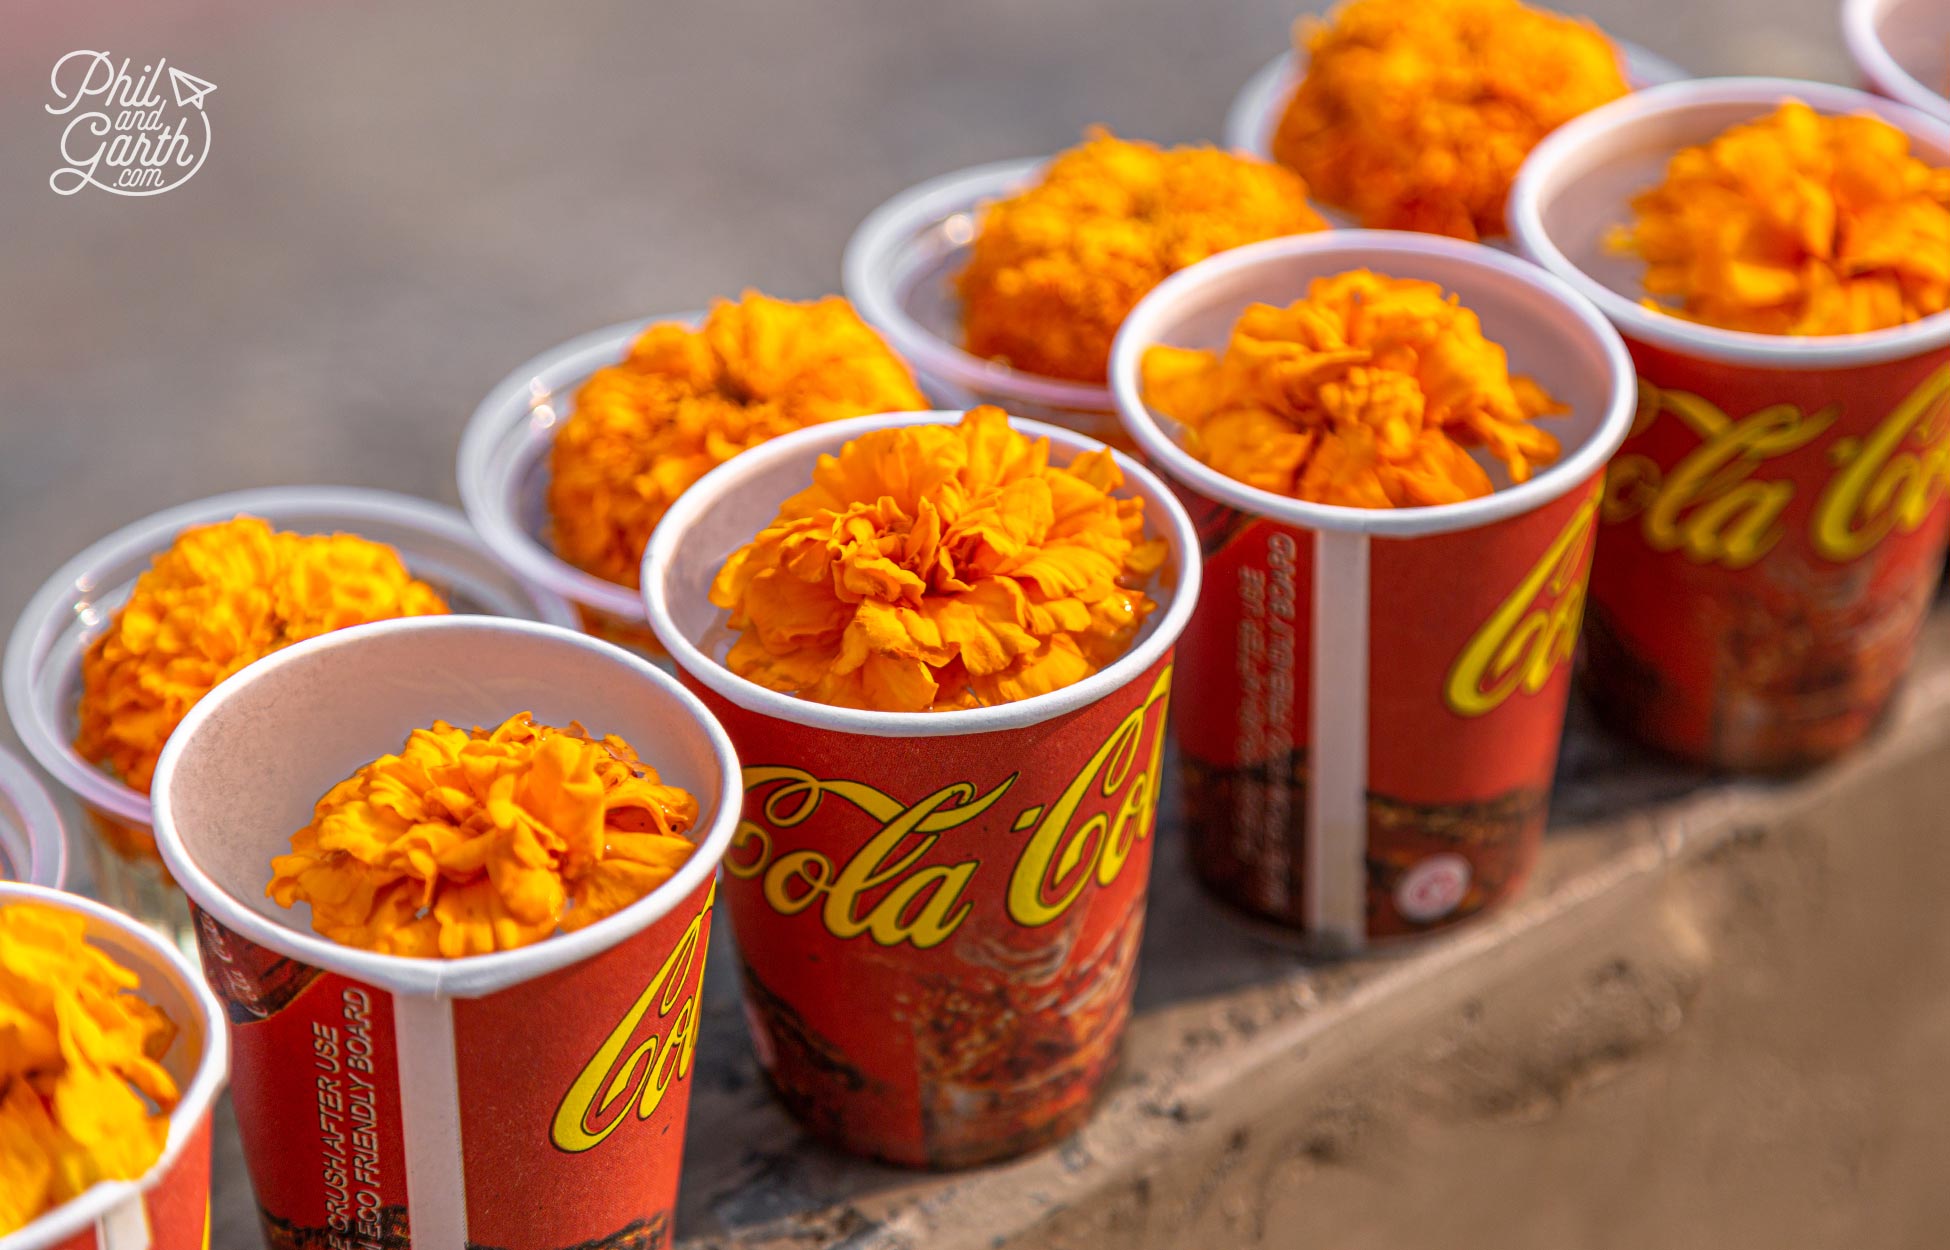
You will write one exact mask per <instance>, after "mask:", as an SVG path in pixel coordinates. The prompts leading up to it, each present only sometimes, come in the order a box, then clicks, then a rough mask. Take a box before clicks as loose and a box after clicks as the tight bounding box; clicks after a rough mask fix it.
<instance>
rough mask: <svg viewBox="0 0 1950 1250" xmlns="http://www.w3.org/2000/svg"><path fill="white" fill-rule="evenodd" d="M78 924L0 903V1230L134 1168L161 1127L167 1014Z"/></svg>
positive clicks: (153, 1152) (151, 1153) (35, 907)
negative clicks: (146, 997) (135, 991)
mask: <svg viewBox="0 0 1950 1250" xmlns="http://www.w3.org/2000/svg"><path fill="white" fill-rule="evenodd" d="M87 934H88V930H87V925H86V922H85V921H84V920H83V919H82V918H81V917H80V916H78V915H75V914H74V913H73V912H69V911H64V910H62V909H60V908H58V907H49V906H46V905H44V904H40V903H9V904H7V905H5V906H0V1236H5V1235H6V1234H8V1233H11V1232H13V1231H15V1230H16V1229H18V1228H20V1227H21V1226H23V1225H25V1224H27V1223H28V1222H30V1221H32V1220H35V1219H37V1218H39V1217H40V1216H41V1215H43V1214H45V1213H46V1212H48V1211H49V1210H51V1209H53V1208H54V1207H56V1206H59V1205H60V1204H61V1203H64V1202H67V1201H68V1200H69V1199H71V1198H75V1197H78V1196H79V1195H80V1194H81V1193H82V1191H83V1190H86V1189H87V1188H88V1187H89V1186H91V1185H94V1184H95V1183H96V1182H98V1181H109V1180H133V1179H135V1178H136V1177H138V1176H141V1175H142V1174H143V1173H144V1172H146V1171H148V1170H149V1168H150V1167H151V1166H152V1165H154V1163H155V1162H156V1160H157V1158H158V1157H160V1156H161V1154H162V1149H163V1145H164V1144H165V1142H166V1141H167V1140H168V1137H169V1116H168V1112H169V1111H170V1110H171V1109H172V1108H174V1107H175V1106H176V1103H177V1100H178V1097H179V1092H178V1090H177V1088H176V1082H175V1080H174V1078H172V1077H171V1076H170V1075H169V1073H168V1072H167V1071H165V1070H164V1068H163V1067H162V1065H161V1064H160V1063H159V1062H157V1061H158V1060H159V1059H160V1058H161V1057H162V1055H163V1054H164V1052H166V1051H167V1050H168V1049H169V1045H170V1042H171V1040H172V1039H173V1038H174V1037H175V1035H176V1028H175V1025H173V1024H172V1023H171V1022H170V1020H169V1018H168V1017H167V1016H165V1015H164V1014H163V1013H162V1012H161V1011H160V1010H158V1009H157V1008H156V1007H154V1006H152V1005H151V1004H149V1003H147V1002H144V1001H143V1000H142V999H140V998H137V997H135V996H134V995H133V994H132V993H130V992H129V991H131V990H133V989H134V988H135V987H136V985H137V982H138V978H137V977H136V974H135V973H134V972H131V971H130V970H129V969H127V968H125V967H123V966H122V965H121V964H119V963H117V962H116V961H115V960H114V959H112V958H111V957H110V956H109V955H108V954H107V953H106V952H104V951H102V950H100V949H99V948H97V947H95V946H92V945H90V944H89V942H88V937H87Z"/></svg>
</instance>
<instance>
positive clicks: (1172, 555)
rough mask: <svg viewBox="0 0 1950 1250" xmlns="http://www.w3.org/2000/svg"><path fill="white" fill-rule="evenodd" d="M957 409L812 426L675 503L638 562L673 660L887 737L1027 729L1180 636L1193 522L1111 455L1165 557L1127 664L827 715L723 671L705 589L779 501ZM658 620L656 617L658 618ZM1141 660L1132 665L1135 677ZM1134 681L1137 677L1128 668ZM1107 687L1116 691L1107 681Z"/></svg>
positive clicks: (1080, 440)
mask: <svg viewBox="0 0 1950 1250" xmlns="http://www.w3.org/2000/svg"><path fill="white" fill-rule="evenodd" d="M960 419H961V414H960V413H957V412H920V413H888V414H884V415H881V416H874V417H860V418H855V419H852V420H848V421H836V422H833V423H831V424H828V425H819V426H812V427H809V428H807V429H803V430H798V431H795V432H793V433H791V434H788V435H785V436H784V437H783V438H779V439H775V440H773V441H772V442H770V443H767V444H765V445H764V446H762V447H759V448H755V449H754V450H752V451H748V452H746V453H745V454H744V455H742V456H739V457H738V458H737V459H735V460H732V461H730V462H729V463H727V464H724V465H721V466H719V467H718V468H717V469H715V470H713V471H712V473H711V474H710V475H709V476H707V477H706V478H704V480H703V481H701V482H699V483H698V485H697V486H696V487H695V488H693V489H692V490H691V491H689V492H688V493H686V495H685V496H684V497H683V498H682V499H680V500H679V501H678V503H677V506H676V507H674V508H673V509H672V510H671V514H670V516H669V518H667V519H666V523H665V525H664V527H663V528H662V529H660V530H659V533H658V537H657V538H656V539H655V540H653V541H652V543H651V546H650V550H649V551H648V552H647V553H646V555H645V559H644V575H643V584H644V588H645V594H646V596H648V597H651V598H652V604H651V612H650V620H651V624H652V626H653V627H655V628H656V629H657V631H658V635H659V637H660V639H661V640H662V641H663V642H664V644H665V645H666V646H667V647H669V648H670V651H671V654H672V655H673V656H674V657H675V658H676V659H677V661H678V663H679V664H680V665H682V666H683V667H684V668H685V669H686V670H687V671H689V672H690V673H691V674H692V675H693V676H695V677H697V678H698V679H699V680H700V681H703V682H704V683H705V684H707V685H709V686H712V687H713V688H714V689H716V690H717V691H718V692H719V693H720V694H723V695H724V696H725V697H726V698H728V699H730V700H731V701H732V702H734V703H737V704H739V705H740V706H743V707H748V708H753V709H755V710H758V711H764V712H768V713H770V714H773V715H776V716H781V717H782V718H784V719H792V720H800V721H804V722H807V723H818V724H820V725H821V726H822V727H825V728H832V729H839V730H843V731H851V732H855V733H866V734H874V735H877V736H894V737H927V736H939V735H945V734H953V733H968V732H975V731H979V730H983V729H999V728H1013V727H1015V724H1018V723H1019V724H1033V723H1035V722H1037V721H1040V720H1044V719H1047V718H1049V717H1050V716H1055V715H1060V714H1062V713H1063V712H1067V711H1069V710H1072V708H1071V706H1070V705H1071V704H1072V703H1075V702H1078V701H1079V700H1081V701H1087V699H1088V698H1089V697H1094V696H1090V695H1089V694H1088V691H1087V690H1085V689H1084V688H1085V687H1088V686H1091V685H1092V683H1098V682H1100V680H1101V681H1107V682H1108V681H1115V682H1117V683H1119V684H1121V682H1122V681H1125V680H1129V676H1128V675H1127V676H1124V677H1121V678H1118V677H1116V676H1115V673H1116V671H1117V670H1118V669H1120V668H1121V667H1122V666H1124V665H1125V664H1127V663H1130V662H1133V661H1134V657H1141V656H1142V654H1143V653H1146V652H1148V651H1150V650H1151V649H1152V648H1153V647H1154V646H1155V647H1156V649H1158V650H1159V651H1160V652H1161V651H1162V649H1163V646H1164V645H1166V644H1168V643H1169V642H1171V641H1173V640H1175V639H1176V637H1177V635H1178V634H1179V632H1181V631H1182V630H1183V628H1184V624H1185V620H1186V619H1187V618H1188V617H1189V614H1190V608H1191V604H1190V602H1189V599H1188V597H1187V596H1188V592H1189V596H1190V597H1191V598H1195V597H1196V594H1197V580H1196V579H1197V576H1198V571H1197V569H1198V565H1197V561H1198V557H1197V553H1196V550H1195V548H1196V539H1195V536H1194V534H1193V531H1192V528H1191V522H1190V520H1189V519H1188V518H1187V517H1186V516H1185V512H1184V509H1183V507H1182V506H1181V505H1180V504H1179V503H1178V501H1177V500H1176V499H1175V498H1173V497H1172V495H1171V492H1170V490H1169V489H1167V488H1166V487H1165V486H1164V485H1163V483H1161V482H1160V481H1159V480H1158V479H1157V478H1156V477H1154V476H1153V475H1152V474H1151V473H1150V472H1148V471H1147V470H1145V469H1143V468H1142V467H1140V466H1138V465H1136V464H1134V463H1133V462H1132V461H1130V460H1129V459H1127V458H1125V457H1123V456H1121V455H1120V456H1119V463H1120V466H1121V467H1122V468H1123V469H1124V487H1123V489H1122V490H1121V491H1120V492H1119V494H1120V495H1123V496H1125V497H1129V496H1136V497H1138V498H1141V499H1143V500H1144V514H1145V530H1146V533H1147V534H1148V535H1150V536H1152V537H1156V538H1162V539H1164V540H1165V542H1166V544H1167V546H1168V548H1169V555H1168V557H1167V559H1166V561H1165V565H1164V567H1163V568H1162V569H1160V571H1159V573H1158V576H1157V579H1156V581H1155V582H1154V583H1153V584H1152V586H1150V587H1149V588H1148V589H1149V591H1150V594H1151V596H1152V598H1153V599H1154V600H1156V601H1157V604H1158V606H1157V608H1156V610H1154V611H1153V612H1152V613H1151V615H1150V616H1149V617H1148V618H1147V619H1146V620H1145V623H1144V625H1143V626H1142V627H1141V628H1140V630H1139V632H1138V634H1137V636H1136V638H1135V639H1133V640H1132V643H1131V646H1130V649H1129V650H1128V651H1127V652H1126V653H1125V658H1124V659H1122V660H1119V661H1118V663H1117V664H1116V665H1113V666H1111V667H1110V668H1107V669H1105V670H1104V671H1103V672H1102V673H1099V674H1097V675H1096V676H1094V677H1091V678H1088V679H1086V681H1084V682H1080V683H1078V684H1077V685H1076V686H1072V687H1068V688H1066V689H1065V690H1059V691H1055V692H1052V693H1051V694H1046V695H1041V696H1038V697H1036V698H1033V699H1026V700H1023V701H1022V702H1020V703H1014V704H1008V705H1005V706H1002V707H988V708H976V709H971V710H967V711H954V712H913V713H884V712H866V711H859V710H856V709H851V708H832V707H826V706H824V705H822V704H816V703H809V702H806V701H804V700H801V699H797V698H794V697H792V696H789V695H782V694H776V693H774V692H772V691H769V690H764V689H762V688H760V687H758V686H756V685H753V684H752V683H749V682H747V681H745V680H744V679H743V678H741V677H737V676H735V675H734V674H733V673H732V672H731V670H730V669H728V668H726V667H725V666H724V657H725V655H726V653H727V652H728V651H729V650H730V647H731V643H732V642H733V640H734V639H733V635H732V633H731V631H730V629H729V628H728V627H727V625H726V623H725V621H726V613H725V611H724V609H722V608H719V607H717V606H716V605H714V604H713V603H712V602H711V599H710V591H711V583H712V581H713V580H715V579H716V577H717V575H718V571H719V570H720V569H722V568H723V567H724V564H725V561H726V560H727V559H728V558H729V557H730V556H731V554H732V553H733V552H734V551H736V550H738V549H739V548H740V547H742V546H744V545H745V544H746V543H748V542H750V541H751V540H752V538H753V537H754V536H755V535H756V534H757V533H758V532H759V531H760V530H761V529H763V528H765V526H766V525H767V524H769V523H770V522H771V520H772V518H773V517H774V516H776V515H777V513H778V509H779V505H780V504H781V503H783V502H784V501H785V500H786V499H787V498H789V497H790V496H792V495H796V494H798V493H799V492H800V491H802V490H804V489H805V488H806V487H807V486H808V485H810V484H811V482H812V475H813V468H814V466H815V465H816V464H817V462H818V460H819V458H820V457H821V456H823V455H831V454H834V453H837V452H838V451H839V450H840V448H841V447H842V446H843V445H845V444H846V443H847V442H848V441H849V440H851V439H854V438H858V437H859V436H860V435H862V434H864V433H867V432H868V431H870V430H874V429H879V428H883V427H886V426H890V425H931V424H943V425H952V424H954V423H955V422H957V421H959V420H960ZM1011 424H1012V425H1014V426H1015V428H1017V429H1018V430H1020V431H1022V432H1023V433H1025V434H1028V435H1030V436H1031V437H1037V438H1047V439H1049V440H1050V443H1051V456H1050V459H1051V462H1052V463H1055V464H1067V463H1069V461H1070V460H1071V459H1073V458H1074V457H1075V456H1076V455H1078V454H1079V453H1080V452H1083V451H1086V450H1096V449H1099V448H1101V446H1102V444H1100V443H1098V442H1096V441H1095V440H1093V439H1089V438H1086V437H1085V436H1083V435H1081V434H1076V433H1073V432H1072V431H1069V430H1065V429H1060V428H1057V427H1054V426H1049V425H1044V424H1042V423H1040V422H1035V421H1023V420H1019V419H1018V420H1013V421H1012V422H1011ZM660 617H661V618H662V619H661V620H660V619H659V618H660ZM1149 662H1150V661H1149V660H1148V659H1144V660H1142V663H1138V664H1137V666H1136V669H1135V671H1139V672H1141V671H1142V670H1143V667H1144V666H1145V665H1148V664H1149ZM1131 675H1135V674H1134V673H1133V674H1131ZM1104 688H1105V689H1107V690H1108V689H1115V688H1116V685H1106V686H1105V687H1104Z"/></svg>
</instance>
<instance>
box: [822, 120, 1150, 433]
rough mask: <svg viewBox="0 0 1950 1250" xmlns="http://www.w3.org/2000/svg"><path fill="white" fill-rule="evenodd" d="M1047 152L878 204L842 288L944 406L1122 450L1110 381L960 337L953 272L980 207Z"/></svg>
mask: <svg viewBox="0 0 1950 1250" xmlns="http://www.w3.org/2000/svg"><path fill="white" fill-rule="evenodd" d="M1049 159H1050V158H1048V157H1046V156H1037V157H1030V158H1028V159H1024V160H1014V161H997V162H996V163H994V164H992V165H978V166H976V167H975V168H973V169H964V170H962V171H961V172H959V173H953V174H948V175H945V176H943V177H940V178H935V179H932V180H930V181H928V182H924V183H922V184H920V185H919V186H917V187H912V188H909V189H908V190H906V191H903V192H901V193H900V194H899V195H897V196H895V197H894V198H893V199H891V200H888V201H887V202H886V203H885V204H882V205H881V206H880V207H879V208H877V209H875V210H874V211H873V212H872V213H871V214H870V215H869V216H868V217H867V219H866V220H865V221H863V222H861V223H860V226H859V228H858V229H856V230H855V231H854V232H853V238H852V239H851V240H849V241H848V243H847V245H846V257H845V261H844V263H843V267H842V268H843V274H844V285H845V287H846V295H847V298H848V299H850V300H852V301H853V305H854V307H856V308H858V309H859V310H860V315H861V316H862V317H864V318H866V320H867V322H868V323H869V324H870V325H872V326H873V327H874V328H875V329H877V330H879V331H880V332H881V334H883V335H885V336H886V339H887V341H888V343H890V344H892V346H893V348H894V350H895V351H897V352H899V353H900V354H901V355H902V356H903V357H904V358H905V359H906V360H907V362H908V363H909V364H910V365H912V366H914V372H915V375H916V376H917V377H918V378H919V379H920V382H921V389H922V390H923V391H925V392H926V393H927V396H928V398H929V399H931V400H933V401H934V402H935V403H937V404H940V405H941V406H942V407H943V408H956V409H960V408H970V407H973V406H975V405H977V404H994V405H995V406H996V407H998V408H1002V409H1005V410H1007V411H1008V412H1010V413H1011V414H1013V415H1016V416H1022V417H1028V418H1031V419H1033V420H1037V421H1044V422H1047V423H1049V424H1052V425H1060V426H1063V427H1065V428H1066V429H1070V430H1075V431H1077V432H1078V433H1081V434H1084V435H1087V436H1089V437H1091V438H1094V439H1096V440H1097V441H1098V442H1102V443H1108V444H1110V445H1111V446H1113V447H1118V448H1122V449H1124V450H1129V448H1130V444H1129V442H1127V441H1126V440H1125V437H1124V431H1123V428H1122V427H1121V426H1119V425H1118V423H1117V404H1116V401H1114V400H1113V399H1112V398H1111V394H1110V388H1109V387H1108V386H1103V385H1098V384H1093V383H1089V382H1072V381H1068V380H1066V379H1063V378H1049V377H1043V376H1041V375H1039V374H1034V373H1026V372H1024V371H1022V370H1020V369H1011V368H1010V367H1009V366H1008V365H1005V364H1001V363H999V362H997V361H993V360H988V359H985V358H983V357H981V356H977V355H975V354H973V353H972V352H969V351H967V350H966V349H964V348H963V347H962V337H963V336H962V324H961V296H960V295H959V294H958V293H957V292H956V290H955V276H956V275H957V274H959V273H960V272H961V271H962V269H964V268H965V267H966V266H967V264H968V260H969V256H970V251H971V248H972V247H973V244H974V242H975V225H976V218H977V216H978V215H979V212H980V209H981V207H982V206H983V205H984V204H987V203H989V202H990V201H992V200H998V199H1003V198H1006V197H1007V196H1010V195H1014V194H1015V193H1016V192H1018V191H1020V190H1022V189H1023V188H1024V187H1027V186H1028V185H1029V184H1030V183H1032V182H1034V181H1035V180H1036V179H1037V177H1039V176H1040V175H1041V174H1042V171H1043V167H1044V166H1046V165H1048V164H1049Z"/></svg>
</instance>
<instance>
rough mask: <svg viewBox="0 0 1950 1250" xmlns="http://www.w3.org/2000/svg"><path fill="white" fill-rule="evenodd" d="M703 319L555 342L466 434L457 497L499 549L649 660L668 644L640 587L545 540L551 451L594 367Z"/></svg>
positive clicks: (687, 316)
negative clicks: (648, 620) (652, 622)
mask: <svg viewBox="0 0 1950 1250" xmlns="http://www.w3.org/2000/svg"><path fill="white" fill-rule="evenodd" d="M701 319H702V317H701V314H699V313H697V312H682V313H671V314H670V315H668V316H664V317H645V318H642V319H639V320H636V321H625V322H620V323H618V324H616V325H613V326H608V327H605V328H604V329H601V330H596V331H593V332H592V333H589V334H585V335H583V336H582V337H580V338H574V339H570V340H569V341H568V342H566V343H564V344H562V345H561V346H560V347H554V348H550V349H549V350H548V351H545V352H543V353H542V354H541V355H539V356H537V357H535V358H534V359H533V360H530V361H529V362H527V363H526V364H524V365H522V366H521V367H520V368H518V369H516V370H515V371H514V372H513V373H510V374H509V375H508V376H507V377H505V378H503V379H501V381H500V382H498V383H496V384H495V387H494V389H493V390H491V391H489V392H488V394H487V398H486V399H483V400H482V401H481V403H480V406H479V407H478V408H476V409H474V416H473V418H472V419H471V420H469V421H468V423H467V432H466V433H465V434H464V435H462V436H461V440H460V464H459V477H460V502H461V506H462V507H463V508H465V509H466V510H467V519H468V520H469V521H472V522H473V523H474V528H475V529H477V530H479V531H480V532H481V537H482V538H483V539H485V540H486V542H487V544H488V546H489V547H491V548H492V549H493V550H494V553H495V555H497V556H499V557H500V558H501V559H502V560H503V561H504V562H506V563H507V565H508V567H509V568H511V569H514V570H515V571H516V572H517V573H519V574H521V576H522V577H524V578H527V579H528V580H529V581H531V582H533V583H535V584H536V585H537V586H545V587H547V588H548V589H549V590H550V591H552V592H553V593H555V594H558V595H560V596H562V597H563V598H564V599H567V600H568V601H569V602H570V603H573V604H574V605H575V610H576V613H577V616H578V618H579V619H580V621H581V623H582V627H583V628H584V629H585V630H587V631H588V632H590V633H592V634H594V635H596V636H597V637H598V638H604V639H607V640H608V641H610V642H613V643H616V644H618V645H619V646H624V647H628V648H629V649H631V650H632V651H635V652H637V653H638V654H640V655H647V656H649V657H650V658H651V659H659V658H661V657H662V655H663V649H662V648H661V647H659V646H658V645H657V640H656V638H655V637H654V636H653V635H652V634H651V633H650V630H649V627H648V626H646V625H645V624H644V620H643V596H642V595H640V594H639V593H637V592H636V591H635V590H633V589H631V588H630V587H628V586H619V585H617V584H616V583H615V582H611V581H605V580H604V579H602V578H600V577H597V576H596V575H595V574H594V573H590V572H587V571H585V570H583V569H579V568H577V567H576V566H575V565H573V564H570V563H569V562H568V561H567V560H564V559H563V558H562V557H561V556H558V555H556V554H555V548H554V547H553V546H552V545H550V543H549V540H548V532H549V512H548V482H549V452H550V450H551V449H552V448H553V447H554V445H555V435H556V433H557V431H559V430H560V429H561V426H562V422H564V421H566V420H568V418H569V416H570V414H571V413H572V412H573V411H574V405H575V395H576V392H577V391H578V390H580V389H582V384H583V383H584V382H587V381H588V380H589V375H590V374H592V373H595V372H596V371H597V370H598V369H603V368H607V367H608V366H610V365H614V364H617V363H620V362H621V361H622V360H623V359H624V358H626V357H627V356H628V355H629V354H630V345H631V344H632V343H635V342H636V341H637V339H638V338H639V337H640V336H641V335H642V334H643V331H644V330H645V329H647V328H648V327H650V326H652V325H654V324H656V323H657V322H660V321H678V322H684V323H686V324H695V323H697V322H698V321H700V320H701Z"/></svg>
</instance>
